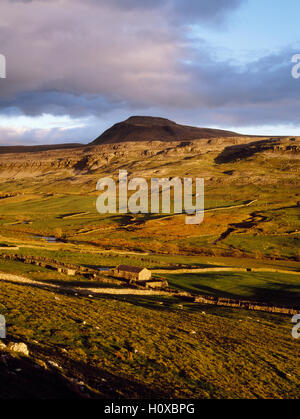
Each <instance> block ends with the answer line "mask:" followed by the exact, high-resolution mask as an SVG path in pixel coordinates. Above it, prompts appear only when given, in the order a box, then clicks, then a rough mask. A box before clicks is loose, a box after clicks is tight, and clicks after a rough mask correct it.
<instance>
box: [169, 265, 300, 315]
mask: <svg viewBox="0 0 300 419" xmlns="http://www.w3.org/2000/svg"><path fill="white" fill-rule="evenodd" d="M164 276H165V277H166V278H167V280H168V282H169V284H170V285H171V286H173V287H175V288H177V289H181V290H186V291H190V292H192V293H194V294H197V293H199V294H206V295H214V296H219V297H220V296H222V297H228V298H233V299H252V300H254V301H262V302H266V303H270V304H273V305H279V306H280V305H282V306H285V305H287V306H289V305H290V306H292V307H297V308H299V309H300V300H299V295H300V274H299V275H289V274H281V273H269V272H261V273H259V272H219V273H217V272H213V273H203V274H193V273H190V274H176V275H175V274H173V275H172V274H167V275H165V274H164Z"/></svg>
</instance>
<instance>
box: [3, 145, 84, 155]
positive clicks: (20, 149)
mask: <svg viewBox="0 0 300 419" xmlns="http://www.w3.org/2000/svg"><path fill="white" fill-rule="evenodd" d="M78 147H83V144H78V143H69V144H68V143H67V144H48V145H11V146H0V154H10V153H39V152H40V151H49V150H60V149H68V148H78Z"/></svg>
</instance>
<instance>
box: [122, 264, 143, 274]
mask: <svg viewBox="0 0 300 419" xmlns="http://www.w3.org/2000/svg"><path fill="white" fill-rule="evenodd" d="M143 269H145V268H141V267H138V266H128V265H119V266H117V270H118V271H123V272H134V273H137V274H138V273H140V272H142V270H143Z"/></svg>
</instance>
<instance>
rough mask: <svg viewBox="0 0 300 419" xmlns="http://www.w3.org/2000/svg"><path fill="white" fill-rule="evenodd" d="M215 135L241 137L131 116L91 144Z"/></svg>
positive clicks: (221, 131) (190, 138)
mask: <svg viewBox="0 0 300 419" xmlns="http://www.w3.org/2000/svg"><path fill="white" fill-rule="evenodd" d="M216 137H223V138H224V137H241V135H240V134H237V133H235V132H231V131H223V130H218V129H211V128H196V127H190V126H186V125H179V124H176V122H173V121H170V120H169V119H165V118H156V117H151V116H132V117H130V118H129V119H127V120H126V121H123V122H120V123H118V124H115V125H114V126H113V127H111V128H109V129H108V130H107V131H105V132H104V133H103V134H102V135H100V137H98V138H97V139H96V140H94V141H93V142H92V143H91V144H92V145H99V144H112V143H121V142H133V141H184V140H200V139H203V138H206V139H207V138H216Z"/></svg>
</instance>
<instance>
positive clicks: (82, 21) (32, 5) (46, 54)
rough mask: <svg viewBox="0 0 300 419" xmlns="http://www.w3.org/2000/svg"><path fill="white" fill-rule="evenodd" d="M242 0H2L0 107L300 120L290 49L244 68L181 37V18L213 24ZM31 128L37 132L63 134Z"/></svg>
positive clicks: (224, 121) (226, 120)
mask: <svg viewBox="0 0 300 419" xmlns="http://www.w3.org/2000/svg"><path fill="white" fill-rule="evenodd" d="M241 3H243V1H242V0H213V1H212V0H211V1H206V0H205V1H204V0H203V1H202V0H189V1H186V0H185V1H184V0H160V1H158V0H152V1H151V2H150V1H140V0H109V1H108V0H102V1H100V0H85V1H83V0H82V1H81V0H59V1H58V0H28V1H26V0H1V3H0V48H1V50H0V52H1V53H3V54H5V55H6V58H7V75H8V78H7V79H3V80H0V89H1V90H0V112H1V113H2V114H5V113H7V114H10V115H11V114H16V115H17V114H20V113H21V114H25V115H32V116H37V115H40V114H43V113H48V114H53V115H64V114H66V115H71V116H72V117H82V116H89V115H94V116H97V117H99V118H104V117H108V118H109V117H110V115H111V114H112V112H116V110H119V114H120V115H123V114H124V113H126V112H128V114H130V113H136V112H142V113H144V114H147V113H150V112H151V113H152V114H154V113H155V114H157V115H164V116H169V117H172V116H173V117H174V119H175V116H176V119H178V120H179V121H180V120H182V118H181V116H180V115H184V118H185V121H189V122H193V123H195V124H206V123H207V124H208V123H210V124H211V125H221V126H224V127H226V126H232V125H239V126H241V125H247V124H252V123H255V121H257V123H262V124H266V123H272V124H274V123H275V124H277V123H289V122H294V123H295V122H299V114H300V112H299V105H300V103H299V88H298V86H299V83H298V84H297V82H296V81H295V80H294V79H293V78H292V77H291V73H290V71H291V63H290V60H291V56H292V55H293V53H294V51H290V50H286V51H282V52H281V53H279V54H278V55H269V56H266V57H264V58H263V59H261V60H258V61H256V62H252V63H249V64H248V65H247V66H244V67H243V68H242V67H241V66H239V65H234V64H233V63H232V62H230V61H224V62H220V61H218V62H216V61H215V60H214V59H213V58H212V55H211V52H210V48H209V45H207V44H206V43H205V42H202V43H201V42H200V43H198V44H197V48H195V47H194V44H193V42H192V41H188V40H187V38H186V32H185V25H189V24H192V23H196V22H200V23H201V24H204V23H206V24H210V25H215V26H216V27H219V24H220V23H222V22H224V21H226V18H227V16H228V14H229V12H231V11H233V10H235V9H236V8H237V7H238V6H239V5H240V4H241ZM216 24H217V25H216ZM296 52H297V51H296ZM116 118H117V119H118V117H116ZM69 132H71V131H70V130H69ZM77 132H78V134H80V135H81V132H79V131H77ZM72 133H73V134H74V133H75V131H72ZM32 134H33V135H34V138H36V141H38V140H39V139H40V138H46V139H48V140H49V138H52V139H55V138H56V137H57V136H58V135H62V134H65V133H62V131H59V132H58V131H53V130H52V131H51V133H50V132H49V133H46V134H45V132H40V131H37V132H32ZM11 135H13V134H11ZM26 135H27V134H24V135H23V137H22V139H23V140H24V141H25V140H27V137H26ZM43 135H44V137H43ZM45 135H48V137H45ZM49 141H50V140H49Z"/></svg>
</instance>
